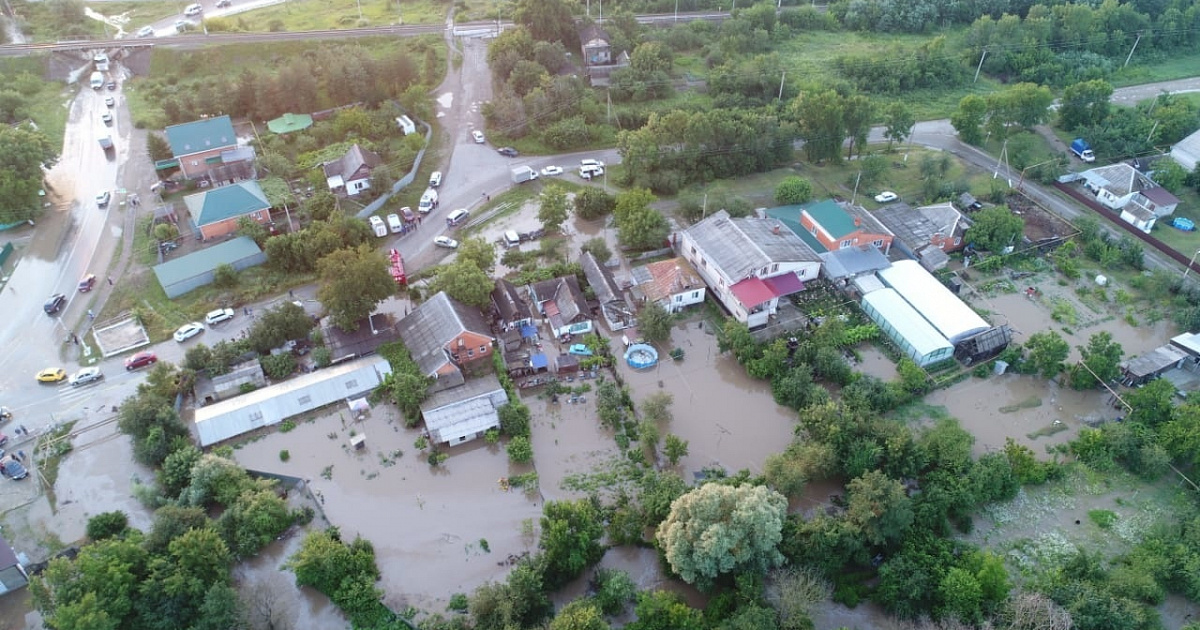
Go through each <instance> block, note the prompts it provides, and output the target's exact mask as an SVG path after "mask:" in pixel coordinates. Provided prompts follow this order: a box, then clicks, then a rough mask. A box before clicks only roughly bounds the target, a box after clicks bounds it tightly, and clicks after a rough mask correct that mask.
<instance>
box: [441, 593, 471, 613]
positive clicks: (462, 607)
mask: <svg viewBox="0 0 1200 630" xmlns="http://www.w3.org/2000/svg"><path fill="white" fill-rule="evenodd" d="M470 604H471V601H470V600H469V599H467V595H466V593H455V594H453V595H451V596H450V603H449V604H447V605H446V610H452V611H454V612H467V607H468V606H470Z"/></svg>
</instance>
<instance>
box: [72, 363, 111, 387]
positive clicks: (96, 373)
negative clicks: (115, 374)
mask: <svg viewBox="0 0 1200 630" xmlns="http://www.w3.org/2000/svg"><path fill="white" fill-rule="evenodd" d="M102 378H104V373H103V372H101V371H100V368H98V367H90V368H83V369H82V370H79V372H77V373H76V374H75V375H74V376H72V377H71V378H69V379H67V382H68V383H70V384H71V386H72V387H79V386H80V385H87V384H88V383H91V382H92V381H98V380H100V379H102Z"/></svg>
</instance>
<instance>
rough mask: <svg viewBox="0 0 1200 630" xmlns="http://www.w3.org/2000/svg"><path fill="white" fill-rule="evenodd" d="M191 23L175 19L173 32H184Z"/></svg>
mask: <svg viewBox="0 0 1200 630" xmlns="http://www.w3.org/2000/svg"><path fill="white" fill-rule="evenodd" d="M191 25H192V23H191V22H190V21H188V20H175V32H176V33H183V32H186V31H187V30H188V27H189V26H191Z"/></svg>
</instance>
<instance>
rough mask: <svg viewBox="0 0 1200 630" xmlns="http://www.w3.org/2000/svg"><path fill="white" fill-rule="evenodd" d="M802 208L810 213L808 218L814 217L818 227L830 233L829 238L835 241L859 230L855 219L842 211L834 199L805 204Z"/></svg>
mask: <svg viewBox="0 0 1200 630" xmlns="http://www.w3.org/2000/svg"><path fill="white" fill-rule="evenodd" d="M801 208H802V209H803V210H804V211H806V212H808V216H810V217H812V218H813V220H814V221H816V222H817V225H819V226H821V227H822V228H823V229H824V230H825V231H826V232H829V236H830V237H832V238H833V239H834V240H837V239H839V238H842V237H843V236H845V235H847V234H850V233H851V232H854V231H855V230H857V229H858V226H857V225H854V217H852V216H850V214H849V213H848V212H846V211H845V210H842V207H841V206H839V205H838V204H837V202H836V201H834V200H832V199H825V200H823V201H815V202H812V203H809V204H805V205H803V206H801Z"/></svg>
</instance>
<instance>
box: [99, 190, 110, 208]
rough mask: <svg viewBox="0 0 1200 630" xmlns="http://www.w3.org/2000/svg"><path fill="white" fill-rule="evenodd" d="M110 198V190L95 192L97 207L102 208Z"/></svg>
mask: <svg viewBox="0 0 1200 630" xmlns="http://www.w3.org/2000/svg"><path fill="white" fill-rule="evenodd" d="M111 200H112V192H111V191H108V190H101V191H100V192H98V193H96V206H97V207H100V208H103V207H104V206H107V205H108V202H109V201H111Z"/></svg>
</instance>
